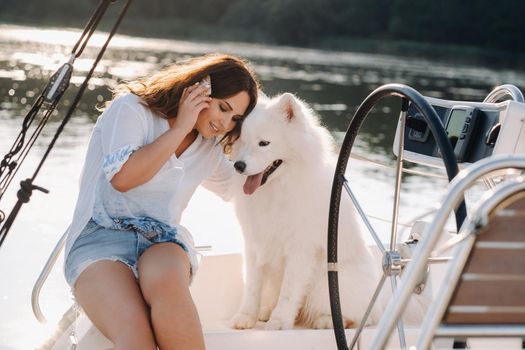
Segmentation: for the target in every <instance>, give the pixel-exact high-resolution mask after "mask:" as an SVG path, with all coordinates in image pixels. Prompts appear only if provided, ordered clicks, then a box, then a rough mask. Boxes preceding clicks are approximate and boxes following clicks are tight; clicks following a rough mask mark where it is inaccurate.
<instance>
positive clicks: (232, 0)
mask: <svg viewBox="0 0 525 350" xmlns="http://www.w3.org/2000/svg"><path fill="white" fill-rule="evenodd" d="M99 1H100V0H83V1H75V2H74V3H73V2H71V0H46V1H41V0H25V1H17V0H0V20H4V21H10V22H18V23H20V22H22V23H36V24H39V23H54V24H55V25H66V24H67V25H72V23H78V26H79V27H81V26H83V25H84V24H85V22H86V21H87V19H88V18H89V16H90V15H91V13H92V12H93V10H94V8H95V7H96V5H97V4H98V3H99ZM122 2H123V0H120V1H116V2H115V4H116V5H115V6H113V5H112V7H119V6H118V5H120V4H121V3H122ZM523 13H525V1H516V0H500V1H498V2H494V1H492V0H470V1H458V0H440V1H436V0H417V1H414V0H367V1H362V0H361V1H358V0H171V1H169V0H168V1H166V0H135V1H133V2H132V4H131V8H130V10H129V13H128V15H127V18H126V23H127V24H126V26H125V28H126V31H127V32H128V33H130V34H137V35H143V36H144V35H156V34H158V33H162V34H163V35H166V36H171V37H188V36H191V35H192V33H193V36H194V37H195V39H206V36H207V34H206V33H210V34H211V35H210V39H214V38H218V37H222V36H224V35H230V34H232V33H236V34H232V35H234V37H233V38H232V40H235V39H241V40H247V39H248V40H250V38H252V39H253V40H265V41H269V42H274V43H278V44H285V45H296V46H319V43H320V42H324V43H327V42H335V41H338V40H343V39H345V38H346V40H354V39H355V40H360V41H361V42H363V41H369V40H375V41H377V42H381V41H383V42H384V41H399V42H407V41H412V42H419V43H421V44H425V45H426V44H432V43H433V44H440V45H459V46H472V47H479V48H483V49H493V50H500V51H508V52H525V40H523V38H524V37H525V26H523V25H522V18H521V17H522V15H523ZM147 23H150V25H148V24H147ZM134 24H136V25H135V26H134ZM148 28H149V29H148ZM218 32H221V33H222V35H221V33H218ZM203 36H204V37H203Z"/></svg>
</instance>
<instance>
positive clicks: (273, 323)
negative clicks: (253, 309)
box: [265, 318, 293, 331]
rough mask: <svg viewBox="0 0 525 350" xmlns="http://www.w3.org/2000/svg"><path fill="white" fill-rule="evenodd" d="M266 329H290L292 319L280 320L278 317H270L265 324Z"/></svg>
mask: <svg viewBox="0 0 525 350" xmlns="http://www.w3.org/2000/svg"><path fill="white" fill-rule="evenodd" d="M265 328H266V330H269V331H270V330H279V329H292V328H293V321H289V322H286V321H281V320H280V319H278V318H271V319H270V320H269V321H268V322H266V325H265Z"/></svg>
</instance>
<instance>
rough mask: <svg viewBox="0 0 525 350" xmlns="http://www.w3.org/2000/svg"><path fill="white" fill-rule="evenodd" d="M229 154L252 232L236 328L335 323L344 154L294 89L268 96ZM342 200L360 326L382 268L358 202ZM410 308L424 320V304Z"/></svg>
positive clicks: (350, 291)
mask: <svg viewBox="0 0 525 350" xmlns="http://www.w3.org/2000/svg"><path fill="white" fill-rule="evenodd" d="M231 157H232V160H233V161H234V166H235V169H236V170H237V172H238V173H239V174H241V175H242V181H243V182H244V184H243V185H239V187H240V186H242V191H238V193H237V194H235V195H234V197H233V199H232V201H233V204H234V208H235V211H236V214H237V217H238V219H239V222H240V224H241V228H242V231H243V235H244V239H245V273H246V283H245V288H244V292H243V300H242V301H241V306H240V309H239V311H238V313H237V314H236V315H235V316H234V317H233V319H232V326H233V327H234V328H238V329H246V328H252V327H254V326H255V324H256V322H257V321H258V320H260V321H267V322H266V325H265V327H266V329H290V328H293V327H294V325H295V324H296V323H297V324H300V325H301V326H304V327H309V328H331V327H332V318H331V311H330V299H329V294H328V277H327V268H326V265H327V252H326V240H327V238H326V237H327V224H328V211H329V201H330V192H331V188H332V181H333V176H334V169H335V163H336V157H335V153H334V142H333V139H332V137H331V135H330V133H329V132H328V131H327V130H326V129H325V128H324V127H322V126H321V125H320V122H319V119H318V118H317V117H316V115H315V114H314V112H313V111H312V110H311V109H310V108H309V107H308V106H307V105H306V104H305V103H304V102H302V101H301V100H299V99H298V98H296V97H295V96H294V95H292V94H289V93H285V94H282V95H280V96H277V97H274V98H266V97H261V98H260V99H259V102H258V104H257V106H256V107H255V109H254V110H253V112H252V113H251V114H250V116H249V117H248V118H247V119H246V120H245V121H244V123H243V126H242V132H241V136H240V138H239V139H238V140H237V141H236V142H235V144H234V145H233V149H232V155H231ZM236 192H237V191H236ZM342 197H343V198H342V201H341V208H340V212H341V213H344V215H343V214H341V217H340V219H339V237H338V241H339V243H338V244H339V249H338V265H339V273H338V277H339V285H340V294H341V295H340V299H341V308H342V312H343V319H344V322H345V326H346V327H352V326H355V325H358V324H359V323H360V322H361V319H362V316H363V315H364V313H365V310H366V308H367V306H368V304H369V301H370V298H371V296H372V295H373V293H374V290H375V288H376V286H377V284H378V282H379V279H380V277H381V273H382V271H381V263H380V258H378V257H377V256H374V255H373V253H372V251H371V249H370V248H369V247H368V245H367V244H366V243H365V240H364V238H363V234H362V232H361V229H360V225H359V223H358V221H357V215H356V212H355V208H354V207H353V205H352V204H351V201H350V199H349V198H348V196H342ZM345 197H347V198H345ZM387 287H389V286H387ZM387 287H385V288H383V289H384V290H385V289H389V288H387ZM383 294H385V293H383ZM383 294H382V295H383ZM387 302H388V300H387V298H385V297H382V298H380V299H379V300H378V302H377V303H376V306H375V308H374V309H373V310H372V312H371V314H370V317H369V318H368V321H367V324H374V323H376V322H378V320H379V318H380V316H381V313H382V310H383V309H384V308H385V307H386V303H387ZM408 314H409V315H408V317H407V313H405V316H404V317H405V319H407V320H408V321H414V322H417V321H416V320H417V319H418V318H419V317H421V314H422V310H419V309H418V308H416V310H415V311H409V312H408Z"/></svg>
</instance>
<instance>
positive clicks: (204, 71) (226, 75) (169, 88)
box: [114, 54, 259, 153]
mask: <svg viewBox="0 0 525 350" xmlns="http://www.w3.org/2000/svg"><path fill="white" fill-rule="evenodd" d="M208 75H209V76H210V78H211V91H212V93H211V97H214V98H219V99H224V98H228V97H231V96H233V95H235V94H237V93H239V92H241V91H246V92H247V93H248V95H249V97H250V102H249V104H248V107H247V108H246V111H245V112H244V114H243V116H244V117H245V116H246V115H248V113H250V112H251V111H252V109H253V108H254V107H255V104H256V103H257V91H258V88H259V84H258V82H257V80H256V78H255V74H254V73H253V72H252V70H251V69H250V67H249V66H248V64H247V63H246V62H245V61H243V60H241V59H240V58H237V57H235V56H230V55H222V54H210V55H205V56H199V57H194V58H190V59H188V60H184V61H180V62H177V63H175V64H174V65H172V66H170V67H168V68H166V69H164V70H161V71H159V72H158V73H155V74H153V75H151V76H148V77H145V78H141V79H138V80H135V81H130V82H124V83H122V84H120V85H119V86H117V88H116V89H115V90H114V95H115V96H119V95H122V94H124V93H128V92H131V93H133V94H135V95H137V96H139V97H140V98H141V99H142V101H144V103H145V104H146V105H147V106H148V107H149V108H150V109H151V110H153V111H154V112H157V113H158V114H160V115H161V116H163V117H165V118H175V117H176V116H177V111H178V109H179V101H180V97H181V95H182V91H183V90H184V89H185V88H186V87H188V86H191V85H193V84H195V83H196V82H199V81H201V80H202V79H203V78H204V77H206V76H208ZM241 124H242V121H239V122H237V123H236V125H235V127H234V128H233V130H231V131H230V132H228V133H227V134H226V135H225V136H224V137H223V138H222V139H221V140H220V143H221V145H222V147H223V149H224V151H225V152H226V153H229V151H230V149H231V145H232V144H233V143H234V142H235V140H237V139H238V138H239V135H240V133H241Z"/></svg>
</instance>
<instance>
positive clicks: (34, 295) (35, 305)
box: [31, 228, 212, 323]
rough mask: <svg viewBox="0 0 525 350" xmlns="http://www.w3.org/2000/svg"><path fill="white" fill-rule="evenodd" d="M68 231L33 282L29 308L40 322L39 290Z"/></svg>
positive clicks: (208, 248) (204, 248)
mask: <svg viewBox="0 0 525 350" xmlns="http://www.w3.org/2000/svg"><path fill="white" fill-rule="evenodd" d="M68 232H69V228H68V229H67V230H66V232H65V233H64V234H63V235H62V237H60V240H59V241H58V243H57V244H56V245H55V248H54V249H53V251H52V252H51V255H50V256H49V258H48V259H47V262H46V264H45V265H44V268H43V269H42V271H40V275H39V276H38V278H37V280H36V282H35V284H34V285H33V291H32V292H31V308H32V309H33V314H34V315H35V317H36V319H37V320H38V322H40V323H46V322H47V319H46V317H45V316H44V313H43V312H42V309H41V308H40V291H41V290H42V287H43V286H44V283H45V282H46V280H47V278H48V277H49V274H50V273H51V270H53V267H54V266H55V263H56V261H57V259H58V256H59V255H60V252H61V251H62V249H64V244H65V242H66V237H67V233H68ZM195 249H197V250H198V251H211V250H212V246H210V245H202V246H197V247H195Z"/></svg>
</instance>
